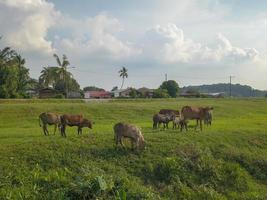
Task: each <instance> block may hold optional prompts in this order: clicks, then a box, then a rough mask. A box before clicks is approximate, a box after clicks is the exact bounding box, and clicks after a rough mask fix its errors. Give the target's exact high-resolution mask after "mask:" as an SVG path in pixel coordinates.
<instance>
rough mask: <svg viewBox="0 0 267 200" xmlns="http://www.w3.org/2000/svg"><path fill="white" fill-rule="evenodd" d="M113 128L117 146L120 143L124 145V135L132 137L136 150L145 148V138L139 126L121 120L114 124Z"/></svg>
mask: <svg viewBox="0 0 267 200" xmlns="http://www.w3.org/2000/svg"><path fill="white" fill-rule="evenodd" d="M113 130H114V139H115V143H116V146H118V144H119V143H120V145H121V146H122V147H124V145H123V142H122V138H123V137H124V138H130V140H131V144H132V149H134V144H135V149H136V150H143V149H144V148H145V139H144V137H143V135H142V133H141V130H140V129H139V128H138V127H137V126H135V125H132V124H126V123H123V122H119V123H117V124H115V125H114V127H113Z"/></svg>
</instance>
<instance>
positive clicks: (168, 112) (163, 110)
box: [159, 109, 180, 116]
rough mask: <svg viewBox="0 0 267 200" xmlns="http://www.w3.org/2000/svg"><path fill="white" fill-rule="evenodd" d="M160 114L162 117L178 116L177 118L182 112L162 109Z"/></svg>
mask: <svg viewBox="0 0 267 200" xmlns="http://www.w3.org/2000/svg"><path fill="white" fill-rule="evenodd" d="M159 114H162V115H176V116H179V115H180V112H179V110H172V109H161V110H160V111H159Z"/></svg>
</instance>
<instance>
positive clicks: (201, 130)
mask: <svg viewBox="0 0 267 200" xmlns="http://www.w3.org/2000/svg"><path fill="white" fill-rule="evenodd" d="M199 121H200V130H201V131H202V120H201V119H200V120H199Z"/></svg>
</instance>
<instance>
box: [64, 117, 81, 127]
mask: <svg viewBox="0 0 267 200" xmlns="http://www.w3.org/2000/svg"><path fill="white" fill-rule="evenodd" d="M60 118H61V123H62V124H65V125H70V126H74V125H79V124H81V123H82V122H83V116H82V115H69V114H64V115H62V116H61V117H60Z"/></svg>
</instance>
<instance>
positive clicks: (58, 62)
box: [53, 54, 62, 66]
mask: <svg viewBox="0 0 267 200" xmlns="http://www.w3.org/2000/svg"><path fill="white" fill-rule="evenodd" d="M53 56H54V57H55V58H56V61H57V64H58V65H59V66H62V65H61V61H60V59H59V57H58V55H57V54H54V55H53Z"/></svg>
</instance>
